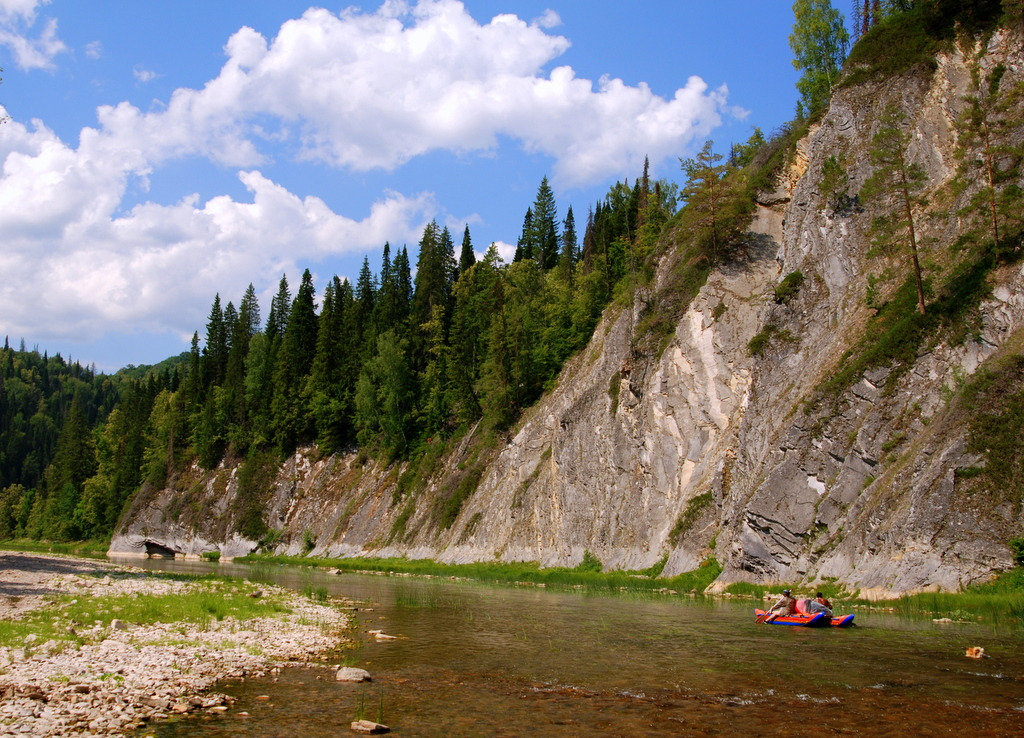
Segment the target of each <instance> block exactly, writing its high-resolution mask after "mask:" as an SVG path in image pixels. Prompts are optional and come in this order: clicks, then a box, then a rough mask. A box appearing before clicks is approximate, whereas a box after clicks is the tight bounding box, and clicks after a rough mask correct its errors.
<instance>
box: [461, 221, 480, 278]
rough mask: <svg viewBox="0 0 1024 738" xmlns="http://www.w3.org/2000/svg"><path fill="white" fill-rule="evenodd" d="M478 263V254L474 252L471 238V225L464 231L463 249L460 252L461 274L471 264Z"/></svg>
mask: <svg viewBox="0 0 1024 738" xmlns="http://www.w3.org/2000/svg"><path fill="white" fill-rule="evenodd" d="M474 264H476V254H474V253H473V242H472V241H471V240H470V238H469V226H468V225H467V226H466V230H465V231H463V232H462V251H460V252H459V274H462V273H463V272H465V271H466V270H467V269H469V268H470V267H471V266H473V265H474Z"/></svg>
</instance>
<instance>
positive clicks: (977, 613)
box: [886, 567, 1024, 625]
mask: <svg viewBox="0 0 1024 738" xmlns="http://www.w3.org/2000/svg"><path fill="white" fill-rule="evenodd" d="M886 604H887V605H889V606H890V607H894V608H896V612H898V613H900V614H903V615H929V616H932V617H948V618H952V619H953V620H975V619H976V620H982V621H987V622H1011V623H1015V624H1019V625H1024V567H1017V568H1015V569H1012V570H1010V571H1007V572H1003V573H1002V574H1000V575H998V576H997V577H996V578H995V579H993V580H992V581H990V582H987V583H985V584H975V585H972V586H970V587H967V588H966V589H964V590H963V591H962V592H923V593H921V594H915V595H908V596H906V597H901V598H899V599H897V600H893V601H891V602H888V603H886Z"/></svg>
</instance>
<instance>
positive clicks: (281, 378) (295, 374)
mask: <svg viewBox="0 0 1024 738" xmlns="http://www.w3.org/2000/svg"><path fill="white" fill-rule="evenodd" d="M315 301H316V291H315V290H314V288H313V277H312V275H311V274H310V272H309V270H308V269H306V270H305V271H304V272H303V274H302V282H301V284H300V285H299V291H298V292H297V293H296V295H295V300H294V301H293V302H292V307H291V311H290V312H289V314H288V324H287V327H286V328H285V331H284V336H283V337H282V339H281V347H280V349H279V350H278V351H277V355H276V356H275V357H274V394H273V397H272V399H271V407H270V410H271V425H272V428H273V432H274V439H275V441H276V442H277V444H278V446H279V447H280V448H281V450H282V451H284V452H285V453H290V452H291V451H292V450H294V448H295V446H296V445H297V444H299V443H302V442H305V441H308V440H311V437H312V435H313V423H312V421H311V418H310V417H309V413H308V412H307V411H306V407H305V402H304V399H305V398H304V395H303V392H302V390H303V388H304V386H305V378H306V376H308V374H309V371H310V368H311V366H312V364H313V358H314V356H315V354H316V333H317V316H316V305H315Z"/></svg>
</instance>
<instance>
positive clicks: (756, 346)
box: [747, 323, 779, 356]
mask: <svg viewBox="0 0 1024 738" xmlns="http://www.w3.org/2000/svg"><path fill="white" fill-rule="evenodd" d="M778 332H779V329H778V328H777V327H776V326H774V325H772V324H771V323H769V324H768V325H766V326H765V327H764V328H762V329H761V331H760V332H759V333H758V334H757V335H756V336H754V337H753V338H751V339H750V341H749V342H748V343H747V353H749V354H750V355H751V356H761V355H762V354H763V353H764V352H765V351H766V350H767V348H768V345H769V344H770V343H771V342H772V337H774V336H775V334H776V333H778Z"/></svg>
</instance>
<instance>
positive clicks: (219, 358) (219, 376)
mask: <svg viewBox="0 0 1024 738" xmlns="http://www.w3.org/2000/svg"><path fill="white" fill-rule="evenodd" d="M227 363H228V334H227V328H226V326H225V324H224V312H223V310H222V309H221V306H220V295H219V294H218V295H216V296H215V297H214V298H213V306H212V307H211V308H210V317H209V319H208V320H207V322H206V346H204V347H203V380H204V382H205V383H206V385H207V386H212V385H216V384H220V383H221V382H223V381H224V372H225V370H226V369H227Z"/></svg>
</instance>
